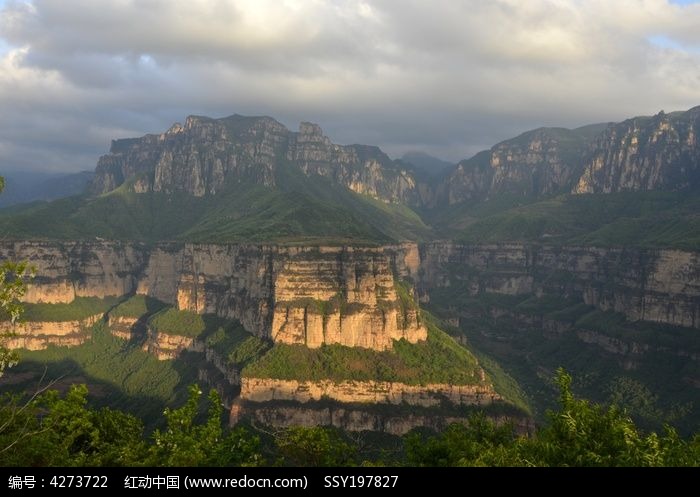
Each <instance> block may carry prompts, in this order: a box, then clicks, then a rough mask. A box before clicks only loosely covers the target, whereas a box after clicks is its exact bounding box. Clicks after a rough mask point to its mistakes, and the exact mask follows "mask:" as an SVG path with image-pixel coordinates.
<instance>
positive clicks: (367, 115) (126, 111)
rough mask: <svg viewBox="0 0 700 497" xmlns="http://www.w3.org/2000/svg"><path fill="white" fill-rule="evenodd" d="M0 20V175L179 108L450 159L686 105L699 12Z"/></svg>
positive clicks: (278, 13) (632, 8) (112, 2)
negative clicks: (308, 127)
mask: <svg viewBox="0 0 700 497" xmlns="http://www.w3.org/2000/svg"><path fill="white" fill-rule="evenodd" d="M0 5H1V4H0ZM0 8H2V10H1V11H0V108H1V109H2V112H1V113H0V171H1V170H3V169H14V168H19V167H21V168H30V169H31V168H34V169H45V168H51V169H65V170H77V169H86V168H92V167H93V166H94V163H95V161H96V159H97V156H98V155H100V154H101V153H104V152H105V151H106V150H107V148H108V146H109V141H110V139H112V138H118V137H126V136H137V135H141V134H143V133H145V132H160V131H162V130H164V129H166V128H167V127H168V126H169V125H170V124H171V123H172V122H174V121H179V120H182V119H183V118H184V117H185V116H186V115H187V114H207V115H212V116H223V115H228V114H231V113H234V112H237V113H242V114H255V115H259V114H268V115H272V116H273V117H276V118H278V119H280V120H281V121H282V122H284V123H285V124H287V125H289V126H290V127H292V128H295V127H296V125H297V123H298V122H299V121H300V120H314V121H317V122H319V123H320V124H321V125H322V126H323V128H324V129H325V130H326V132H327V134H329V135H330V136H331V138H333V139H334V140H335V141H337V142H341V143H357V142H360V143H374V144H378V145H380V146H382V147H383V148H385V149H386V150H387V151H388V152H390V153H391V154H394V155H398V154H400V153H402V152H403V151H405V150H415V149H423V150H426V151H428V152H431V153H434V154H437V155H440V156H443V157H447V158H449V159H453V160H457V159H459V158H462V157H465V156H468V155H470V154H472V153H474V152H476V151H477V150H479V149H481V148H484V147H488V146H491V145H492V144H494V143H495V142H496V141H498V140H500V139H504V138H508V137H510V136H513V135H515V134H517V133H520V132H522V131H524V130H526V129H528V128H532V127H537V126H541V125H549V126H576V125H582V124H586V123H589V122H598V121H608V120H617V119H622V118H625V117H628V116H630V115H634V114H641V113H652V112H657V111H658V110H659V109H661V108H663V109H665V110H667V111H668V110H674V109H683V108H687V107H690V106H693V105H698V104H700V64H699V63H700V55H699V54H698V46H699V45H698V44H699V42H700V38H699V37H700V35H698V31H697V29H695V27H696V26H695V24H694V23H693V22H692V21H693V19H697V18H698V16H699V15H700V7H699V6H697V5H689V6H679V5H673V4H671V3H668V2H667V1H666V0H620V1H616V2H608V1H603V0H591V1H587V2H580V1H576V0H532V1H528V2H520V1H516V0H493V1H489V2H482V1H476V0H474V1H462V2H455V1H453V0H435V1H430V2H428V1H417V0H393V1H390V0H377V1H374V2H369V1H367V2H364V1H355V0H346V1H334V2H330V1H327V2H326V1H320V0H316V1H314V0H308V1H277V0H275V1H272V0H269V1H263V0H253V1H223V0H221V1H216V0H212V1H203V0H201V1H196V0H186V1H185V0H144V1H138V2H135V1H125V0H102V1H99V2H95V1H94V0H60V1H59V0H34V1H33V2H17V1H10V2H5V6H4V7H0ZM660 40H663V42H661V41H660Z"/></svg>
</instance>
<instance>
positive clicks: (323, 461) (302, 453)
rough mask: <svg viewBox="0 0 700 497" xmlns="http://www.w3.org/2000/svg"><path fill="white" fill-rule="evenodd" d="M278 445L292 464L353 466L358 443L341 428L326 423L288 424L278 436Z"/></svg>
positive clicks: (288, 462)
mask: <svg viewBox="0 0 700 497" xmlns="http://www.w3.org/2000/svg"><path fill="white" fill-rule="evenodd" d="M276 442H277V449H278V450H279V453H280V455H281V456H282V457H283V458H284V463H285V464H287V465H290V466H311V467H318V466H351V465H353V463H354V457H355V452H356V450H355V447H353V446H352V445H350V444H348V443H347V442H346V441H345V440H344V439H343V437H342V436H341V434H340V432H339V431H338V430H336V429H333V428H326V427H322V426H314V427H310V428H309V427H304V426H293V427H291V428H287V429H286V430H285V431H283V432H282V434H281V435H280V436H279V437H278V438H277V440H276Z"/></svg>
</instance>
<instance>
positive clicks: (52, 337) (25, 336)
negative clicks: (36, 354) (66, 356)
mask: <svg viewBox="0 0 700 497" xmlns="http://www.w3.org/2000/svg"><path fill="white" fill-rule="evenodd" d="M102 317H103V316H102V314H96V315H94V316H89V317H87V318H85V319H80V320H72V321H28V322H23V323H18V324H16V325H15V326H14V327H13V326H11V324H10V323H9V322H0V335H6V334H11V336H10V338H8V339H7V340H6V341H5V342H4V344H3V345H4V346H6V347H7V348H8V349H27V350H43V349H45V348H47V347H48V346H49V345H56V346H59V347H74V346H76V345H80V344H82V343H84V342H85V341H86V340H87V339H88V338H90V333H89V331H88V330H89V328H90V327H91V326H92V325H93V324H95V323H97V322H98V321H99V320H101V319H102Z"/></svg>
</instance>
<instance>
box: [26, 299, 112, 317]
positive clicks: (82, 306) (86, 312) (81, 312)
mask: <svg viewBox="0 0 700 497" xmlns="http://www.w3.org/2000/svg"><path fill="white" fill-rule="evenodd" d="M117 303H119V299H118V298H117V297H105V298H104V299H99V298H97V297H76V298H75V299H74V300H73V301H72V302H70V303H68V304H24V319H25V320H27V321H80V320H81V319H85V318H88V317H90V316H95V315H97V314H104V313H105V312H107V311H109V310H110V309H111V308H112V307H114V306H115V305H117Z"/></svg>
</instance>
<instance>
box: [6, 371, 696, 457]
mask: <svg viewBox="0 0 700 497" xmlns="http://www.w3.org/2000/svg"><path fill="white" fill-rule="evenodd" d="M556 382H557V384H558V386H559V388H560V398H559V408H558V410H556V411H552V412H549V413H548V416H547V422H546V423H545V425H544V426H543V427H542V428H541V429H540V430H539V431H537V432H536V433H534V434H532V435H530V436H525V435H518V434H517V433H516V431H515V430H514V429H513V426H512V425H510V424H496V423H494V422H493V421H491V420H489V419H488V418H486V417H484V416H483V415H475V416H473V417H472V418H471V419H470V420H469V423H468V424H467V425H461V424H453V425H451V426H449V427H448V428H447V429H446V430H445V431H444V432H442V433H440V434H437V435H434V434H433V435H429V434H426V433H425V432H421V431H413V432H411V433H409V434H408V435H406V436H405V437H403V439H402V440H401V442H400V445H401V446H400V447H399V450H397V451H395V452H391V453H384V454H382V455H379V456H375V457H369V458H368V457H366V456H367V454H366V453H365V454H364V455H362V454H363V453H362V451H361V450H360V449H361V447H360V446H359V442H357V441H355V440H353V439H351V438H350V437H348V436H347V434H344V433H342V432H340V431H338V430H336V429H333V428H323V427H313V428H303V427H292V428H288V429H286V430H281V431H278V432H276V433H269V434H266V437H268V443H267V447H263V444H261V438H260V436H258V435H257V434H254V433H252V432H251V431H250V430H248V429H246V428H243V427H236V428H234V429H232V430H225V429H223V428H222V423H221V421H222V416H223V408H222V407H221V402H220V399H219V397H218V395H217V394H216V392H214V391H212V392H211V393H210V394H209V396H208V398H207V399H206V400H204V399H203V398H202V392H201V391H200V390H199V388H198V387H197V386H193V387H191V388H190V394H189V399H188V400H187V402H186V403H185V405H184V406H182V407H180V408H177V409H167V410H166V411H165V413H164V416H165V419H166V427H165V428H164V429H162V430H156V431H155V432H154V433H153V434H152V435H150V436H145V435H144V430H143V424H142V422H141V421H140V420H139V419H138V418H136V417H134V416H132V415H129V414H125V413H123V412H120V411H115V410H111V409H94V408H91V407H89V406H88V404H87V388H86V387H85V386H84V385H82V386H81V385H77V386H73V387H72V388H71V389H70V390H69V391H68V393H67V394H66V395H65V396H64V397H61V396H60V395H59V394H58V393H57V392H46V393H41V394H39V395H37V396H35V397H34V398H31V399H29V400H28V401H26V402H24V403H23V402H22V401H21V400H20V399H18V398H17V397H9V396H5V397H4V398H3V399H2V401H1V405H0V465H3V466H86V465H95V466H105V465H110V466H139V465H160V466H180V465H186V466H251V465H265V464H276V465H293V466H354V465H359V464H365V465H379V464H381V465H409V466H698V465H700V435H696V436H695V437H694V438H692V439H690V440H683V439H681V438H680V437H679V436H678V435H677V434H676V432H675V431H674V430H673V429H671V428H667V429H666V430H665V431H664V433H662V434H658V433H653V432H652V433H649V434H644V433H642V432H641V431H640V430H639V429H638V428H637V427H636V426H635V425H634V423H633V422H632V420H631V419H630V418H629V417H628V416H627V414H626V413H625V412H624V411H621V410H619V409H617V408H616V407H607V406H602V405H597V404H592V403H590V402H589V401H586V400H581V399H577V398H575V397H574V396H573V394H572V392H571V377H570V376H569V375H568V374H566V373H565V372H564V371H563V370H560V371H559V372H558V373H557V379H556Z"/></svg>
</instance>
